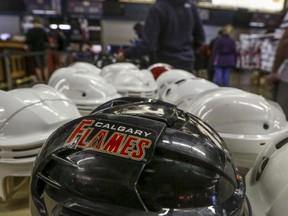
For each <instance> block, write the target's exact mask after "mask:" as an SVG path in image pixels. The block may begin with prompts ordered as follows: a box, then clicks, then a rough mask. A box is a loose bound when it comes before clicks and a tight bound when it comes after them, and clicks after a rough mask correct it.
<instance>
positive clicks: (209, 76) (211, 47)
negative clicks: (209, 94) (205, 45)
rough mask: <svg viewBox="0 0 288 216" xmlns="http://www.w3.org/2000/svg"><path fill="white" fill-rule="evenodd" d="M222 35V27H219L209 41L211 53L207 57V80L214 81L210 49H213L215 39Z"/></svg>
mask: <svg viewBox="0 0 288 216" xmlns="http://www.w3.org/2000/svg"><path fill="white" fill-rule="evenodd" d="M221 35H222V28H220V29H219V30H218V34H217V36H216V37H215V38H213V39H212V40H211V41H210V43H209V49H210V51H211V54H210V58H209V62H208V69H207V72H208V80H209V81H211V82H213V81H214V65H213V62H214V59H213V58H212V57H213V56H212V50H213V47H214V45H215V41H216V40H217V39H218V38H219V37H220V36H221Z"/></svg>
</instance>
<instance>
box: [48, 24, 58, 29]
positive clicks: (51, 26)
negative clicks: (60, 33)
mask: <svg viewBox="0 0 288 216" xmlns="http://www.w3.org/2000/svg"><path fill="white" fill-rule="evenodd" d="M50 28H51V29H57V28H58V25H57V24H50Z"/></svg>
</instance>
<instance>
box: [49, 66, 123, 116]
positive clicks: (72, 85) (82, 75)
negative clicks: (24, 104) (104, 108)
mask: <svg viewBox="0 0 288 216" xmlns="http://www.w3.org/2000/svg"><path fill="white" fill-rule="evenodd" d="M48 85H50V86H52V87H53V88H55V89H56V90H57V91H59V92H61V93H62V94H64V95H66V96H67V97H68V98H69V99H71V100H72V101H73V102H74V103H75V104H76V106H77V107H78V109H79V111H80V113H81V114H82V115H87V114H89V113H90V112H91V111H92V110H93V109H95V108H96V107H97V106H99V105H100V104H103V103H105V102H107V101H109V100H111V99H115V98H118V97H121V95H120V94H118V93H117V90H116V88H115V87H114V86H112V85H111V84H109V83H108V82H107V81H106V80H105V79H104V78H103V77H101V76H100V75H97V74H95V73H94V72H91V71H85V70H83V69H81V70H79V69H77V68H72V67H71V68H66V69H60V70H56V71H55V72H54V73H53V74H52V76H51V77H50V79H49V82H48Z"/></svg>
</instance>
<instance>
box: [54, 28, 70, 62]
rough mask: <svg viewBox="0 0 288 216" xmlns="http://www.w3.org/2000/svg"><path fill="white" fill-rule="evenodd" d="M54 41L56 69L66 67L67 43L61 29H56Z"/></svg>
mask: <svg viewBox="0 0 288 216" xmlns="http://www.w3.org/2000/svg"><path fill="white" fill-rule="evenodd" d="M56 41H57V52H58V53H57V54H58V55H57V56H58V67H63V66H66V65H67V64H66V63H67V48H68V42H67V39H66V36H65V34H64V32H63V30H61V29H57V32H56Z"/></svg>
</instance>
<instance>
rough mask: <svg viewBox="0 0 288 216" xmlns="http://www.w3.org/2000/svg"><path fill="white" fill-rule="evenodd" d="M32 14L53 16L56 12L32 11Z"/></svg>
mask: <svg viewBox="0 0 288 216" xmlns="http://www.w3.org/2000/svg"><path fill="white" fill-rule="evenodd" d="M8 1H9V0H8ZM32 13H33V14H46V15H55V14H57V12H56V11H54V10H32Z"/></svg>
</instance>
